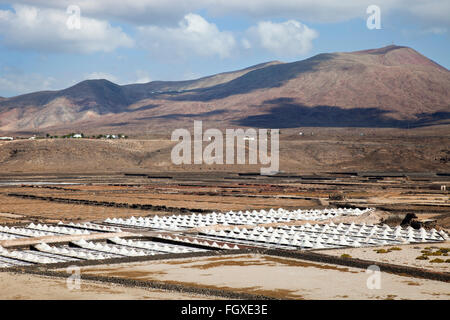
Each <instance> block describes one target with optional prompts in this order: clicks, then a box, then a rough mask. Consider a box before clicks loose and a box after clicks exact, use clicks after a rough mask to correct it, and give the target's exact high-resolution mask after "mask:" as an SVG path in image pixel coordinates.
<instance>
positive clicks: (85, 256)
mask: <svg viewBox="0 0 450 320" xmlns="http://www.w3.org/2000/svg"><path fill="white" fill-rule="evenodd" d="M35 247H36V249H38V250H39V251H42V252H47V253H51V254H55V255H60V256H65V257H70V258H75V259H77V260H78V259H81V260H103V259H108V258H110V256H109V255H104V254H102V253H98V254H93V253H91V252H83V251H79V250H75V249H72V248H58V247H52V246H49V245H48V244H46V243H41V244H38V245H36V246H35Z"/></svg>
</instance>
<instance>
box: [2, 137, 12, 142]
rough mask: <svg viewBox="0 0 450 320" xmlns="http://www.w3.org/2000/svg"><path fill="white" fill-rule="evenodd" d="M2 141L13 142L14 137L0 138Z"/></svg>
mask: <svg viewBox="0 0 450 320" xmlns="http://www.w3.org/2000/svg"><path fill="white" fill-rule="evenodd" d="M0 140H6V141H13V140H14V138H13V137H0Z"/></svg>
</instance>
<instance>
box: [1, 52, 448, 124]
mask: <svg viewBox="0 0 450 320" xmlns="http://www.w3.org/2000/svg"><path fill="white" fill-rule="evenodd" d="M344 110H355V112H357V113H359V114H358V117H356V116H357V115H356V114H352V113H351V112H350V113H348V112H346V111H344ZM449 111H450V72H449V70H447V69H446V68H445V67H443V66H440V65H439V64H437V63H435V62H434V61H432V60H430V59H428V58H426V57H425V56H423V55H421V54H420V53H418V52H417V51H415V50H414V49H412V48H409V47H404V46H387V47H383V48H378V49H369V50H361V51H354V52H335V53H322V54H318V55H315V56H313V57H310V58H308V59H304V60H300V61H295V62H289V63H283V62H279V61H269V62H266V63H262V64H258V65H254V66H251V67H248V68H245V69H240V70H236V71H230V72H224V73H220V74H215V75H211V76H207V77H202V78H199V79H194V80H185V81H152V82H148V83H144V84H127V85H118V84H115V83H113V82H110V81H108V80H104V79H99V80H85V81H82V82H80V83H77V84H75V85H74V86H71V87H69V88H66V89H63V90H55V91H41V92H34V93H29V94H25V95H20V96H16V97H12V98H6V99H1V98H0V130H3V131H19V130H44V129H45V130H47V129H49V130H63V129H64V130H65V129H69V128H71V127H77V128H79V127H83V128H86V129H89V127H92V128H99V129H100V128H104V129H123V130H126V131H129V130H143V129H144V128H146V127H154V128H161V127H164V126H166V127H178V126H180V125H183V124H185V123H186V122H187V121H192V119H193V118H195V119H201V120H210V121H211V122H213V123H217V122H221V123H222V124H223V125H250V124H251V125H254V126H261V125H264V126H267V125H268V124H269V126H270V127H276V126H278V127H285V126H286V125H288V126H289V127H300V126H303V125H308V126H313V125H318V126H320V125H321V124H328V125H331V126H333V125H335V126H339V125H348V123H351V121H352V119H351V118H352V117H353V118H354V120H356V119H358V121H362V122H363V123H366V122H367V125H369V126H370V125H375V126H376V125H392V126H401V125H402V121H410V122H411V121H416V122H415V123H417V124H418V125H419V124H420V125H432V124H433V123H442V121H444V122H445V121H447V120H448V118H450V117H449V116H448V113H449ZM327 112H328V113H327ZM280 113H281V114H283V113H286V114H289V115H290V116H289V118H288V119H284V118H283V117H281V116H280ZM315 113H316V115H314V114H315ZM336 113H337V115H339V116H338V117H337V118H339V117H340V118H342V119H344V118H345V119H344V120H345V121H342V120H339V121H340V122H339V121H337V120H336V123H334V124H333V123H332V121H331V122H330V121H328V120H327V121H324V119H325V118H329V117H330V114H334V115H336ZM374 114H375V115H377V116H376V117H375V118H374V120H373V121H372V122H373V124H371V123H370V121H371V118H373V117H374V116H373V115H374ZM349 117H350V119H347V118H349ZM385 118H386V119H387V120H386V119H385ZM161 119H164V120H165V121H164V123H163V124H161V123H159V122H161ZM270 119H273V121H272V123H270ZM293 119H296V120H295V121H294V120H293ZM305 119H308V121H305ZM430 119H431V120H430ZM259 120H260V123H258V121H259ZM377 121H378V122H379V123H378V124H377V123H376V122H377ZM268 122H269V123H268ZM286 122H287V124H286ZM411 123H412V122H411ZM281 124H282V125H281Z"/></svg>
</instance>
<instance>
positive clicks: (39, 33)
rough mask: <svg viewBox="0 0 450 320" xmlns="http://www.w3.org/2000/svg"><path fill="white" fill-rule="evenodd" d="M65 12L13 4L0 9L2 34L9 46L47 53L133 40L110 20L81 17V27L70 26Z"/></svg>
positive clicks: (119, 44) (108, 48) (129, 43)
mask: <svg viewBox="0 0 450 320" xmlns="http://www.w3.org/2000/svg"><path fill="white" fill-rule="evenodd" d="M68 17H69V15H68V14H67V13H66V11H62V10H55V9H40V8H37V7H32V6H23V5H14V12H13V11H10V10H0V35H1V37H2V41H3V42H4V43H5V44H6V45H7V46H9V47H13V48H20V49H32V50H37V51H46V52H55V51H56V52H70V53H72V52H75V53H92V52H97V51H104V52H110V51H113V50H114V49H116V48H118V47H130V46H133V40H132V39H130V38H129V37H128V35H126V34H125V33H124V32H123V31H122V30H121V29H120V28H118V27H112V26H111V25H110V24H109V23H108V22H106V21H102V20H96V19H92V18H87V17H83V16H82V17H81V29H69V28H68V27H67V24H66V22H67V19H68Z"/></svg>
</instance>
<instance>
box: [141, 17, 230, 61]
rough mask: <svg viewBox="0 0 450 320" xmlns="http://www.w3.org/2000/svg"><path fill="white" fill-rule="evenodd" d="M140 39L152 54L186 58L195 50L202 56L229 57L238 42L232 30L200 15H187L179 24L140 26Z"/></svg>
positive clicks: (195, 52)
mask: <svg viewBox="0 0 450 320" xmlns="http://www.w3.org/2000/svg"><path fill="white" fill-rule="evenodd" d="M139 32H140V37H141V40H142V42H143V44H144V46H146V47H147V48H148V49H150V51H151V53H153V54H157V55H164V56H166V55H169V56H170V55H173V54H176V55H178V56H181V57H186V56H189V55H191V54H192V53H194V54H197V55H200V56H215V55H217V56H219V57H221V58H226V57H229V56H230V55H231V53H232V51H233V49H234V47H235V45H236V41H235V39H234V36H233V34H232V33H230V32H227V31H220V30H219V29H218V28H217V26H216V25H215V24H213V23H209V22H208V21H206V20H205V19H204V18H202V17H201V16H199V15H197V14H193V13H189V14H187V15H186V16H184V18H183V20H181V21H180V22H179V24H178V27H176V28H171V27H159V26H145V27H139Z"/></svg>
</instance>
